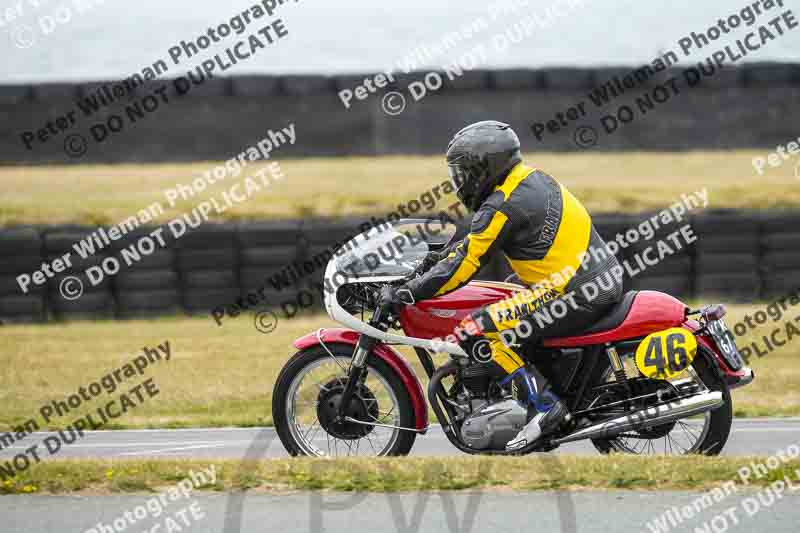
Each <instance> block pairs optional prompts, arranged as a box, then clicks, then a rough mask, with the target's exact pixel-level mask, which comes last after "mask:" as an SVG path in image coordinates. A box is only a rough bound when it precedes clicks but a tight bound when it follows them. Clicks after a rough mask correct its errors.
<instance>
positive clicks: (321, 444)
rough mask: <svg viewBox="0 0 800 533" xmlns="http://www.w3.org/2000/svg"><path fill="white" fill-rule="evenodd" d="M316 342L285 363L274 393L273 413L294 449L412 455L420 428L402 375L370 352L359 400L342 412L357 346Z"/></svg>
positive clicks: (325, 453)
mask: <svg viewBox="0 0 800 533" xmlns="http://www.w3.org/2000/svg"><path fill="white" fill-rule="evenodd" d="M326 346H327V348H328V349H329V350H330V353H328V351H327V350H326V349H325V347H323V346H314V347H312V348H308V349H305V350H302V351H300V352H297V353H296V354H295V355H294V356H293V357H292V358H291V359H290V360H289V362H288V363H287V364H286V366H285V367H283V370H281V373H280V375H279V376H278V380H277V382H276V383H275V389H274V391H273V395H272V418H273V420H274V422H275V427H276V428H277V431H278V436H279V437H280V439H281V442H282V443H283V446H284V448H286V451H287V452H289V454H291V455H308V456H328V457H342V456H373V457H374V456H386V455H406V454H408V452H409V451H410V450H411V446H412V445H413V444H414V439H415V438H416V436H417V434H416V432H414V431H409V430H407V429H400V428H414V411H413V408H412V406H411V400H410V398H409V396H408V393H407V392H406V389H405V387H404V386H403V383H402V381H401V380H400V378H399V376H398V375H397V374H396V373H395V372H394V370H392V368H391V367H389V365H387V364H386V363H384V362H383V361H382V360H381V359H379V358H377V357H373V356H370V357H368V358H367V364H366V367H365V374H364V375H363V376H362V379H361V383H360V384H359V385H358V386H357V388H356V391H355V394H354V397H353V400H352V401H351V402H350V405H349V406H348V407H347V408H346V409H345V410H344V411H345V419H340V418H339V416H338V411H339V404H340V398H341V395H342V392H343V391H344V388H345V385H346V384H347V371H348V368H349V366H350V362H351V358H352V355H353V349H354V347H353V346H351V345H347V344H333V343H331V344H327V345H326Z"/></svg>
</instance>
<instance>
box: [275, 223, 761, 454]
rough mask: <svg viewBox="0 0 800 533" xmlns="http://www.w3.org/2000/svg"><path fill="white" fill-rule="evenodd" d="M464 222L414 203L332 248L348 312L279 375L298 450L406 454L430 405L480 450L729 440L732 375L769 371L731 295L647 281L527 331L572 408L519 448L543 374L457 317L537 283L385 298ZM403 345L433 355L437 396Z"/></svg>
mask: <svg viewBox="0 0 800 533" xmlns="http://www.w3.org/2000/svg"><path fill="white" fill-rule="evenodd" d="M455 230H456V228H455V226H454V225H453V224H448V223H446V222H443V221H431V220H420V219H417V220H413V219H404V220H400V221H397V222H394V223H391V224H387V225H386V226H382V227H377V228H372V229H370V230H368V231H366V232H364V233H361V234H359V235H357V236H355V237H354V238H353V239H351V240H350V241H349V242H347V243H346V244H345V245H343V246H342V247H341V248H339V249H338V250H337V251H336V253H335V254H333V255H332V257H331V259H330V260H329V262H328V264H327V267H326V270H325V274H324V282H325V283H324V285H325V290H324V303H325V309H326V311H327V313H328V315H329V316H330V317H331V318H332V319H333V320H335V321H336V322H338V323H340V324H342V325H343V326H345V327H343V328H328V329H320V330H318V331H316V332H312V333H309V334H308V335H305V336H304V337H301V338H299V339H297V340H296V341H295V342H294V346H295V348H296V349H297V350H298V351H297V353H295V354H294V355H293V356H292V357H291V358H290V359H289V361H288V362H287V363H286V365H285V366H284V367H283V369H282V370H281V372H280V374H279V376H278V379H277V381H276V383H275V388H274V391H273V400H272V415H273V420H274V423H275V426H276V429H277V432H278V435H279V437H280V439H281V442H282V443H283V446H284V447H285V448H286V451H287V452H288V453H289V454H291V455H307V456H351V455H358V456H361V455H367V456H396V455H406V454H408V453H409V452H410V450H411V448H412V446H413V444H414V442H415V439H416V438H417V436H420V435H425V434H426V432H427V431H428V429H429V427H430V426H429V420H428V405H430V408H431V410H432V411H433V413H434V414H435V417H436V418H437V419H438V422H439V423H440V424H441V427H442V430H443V431H444V434H445V435H446V437H447V439H448V440H449V441H450V442H451V443H452V444H453V446H454V447H456V448H457V449H459V450H461V451H462V452H466V453H470V454H495V455H523V454H527V453H531V452H543V451H550V450H553V449H555V448H557V447H559V446H560V445H562V444H565V443H569V442H574V441H580V440H587V439H588V440H590V441H591V442H592V444H593V445H594V447H595V448H596V449H597V450H598V451H599V452H600V453H610V452H621V453H628V454H637V455H654V454H661V453H663V454H670V455H671V454H705V455H716V454H719V453H720V452H721V451H722V449H723V447H724V445H725V443H726V441H727V439H728V436H729V434H730V429H731V422H732V416H733V408H732V402H731V394H730V390H731V389H733V388H736V387H741V386H744V385H747V384H748V383H750V382H751V381H752V380H753V378H754V374H753V372H752V370H751V369H750V368H747V367H745V366H744V362H743V360H742V358H741V356H740V354H739V352H738V350H737V347H736V343H735V341H734V338H733V336H732V334H731V333H730V331H729V330H728V328H727V326H726V325H725V322H724V321H723V317H724V315H725V308H724V306H722V305H710V306H706V307H704V308H702V309H700V310H691V309H690V308H689V307H688V306H686V305H685V304H684V303H682V302H681V301H679V300H677V299H676V298H673V297H672V296H670V295H668V294H664V293H661V292H655V291H638V292H637V291H631V292H628V293H627V294H625V295H624V298H623V299H622V301H621V302H619V303H618V304H617V305H615V306H614V307H613V308H612V309H611V310H609V312H608V314H607V315H606V316H605V317H604V318H602V319H601V320H600V321H599V322H597V323H596V324H594V325H592V326H591V327H590V328H588V329H587V330H586V331H583V332H580V333H579V334H577V335H573V336H569V337H564V338H546V339H544V340H541V341H539V342H530V343H527V344H525V343H523V344H522V345H521V346H520V348H519V349H518V350H519V351H521V352H522V353H521V356H522V358H523V359H524V360H525V361H526V364H533V365H534V366H535V368H536V369H538V370H539V372H540V374H541V375H542V376H544V377H545V378H546V380H547V382H548V383H549V387H550V388H551V389H552V391H553V392H555V393H556V394H557V395H558V396H559V397H560V398H561V399H562V400H563V401H564V402H566V405H567V407H568V408H569V411H570V415H569V416H568V417H567V420H566V421H565V422H564V423H563V424H562V426H561V427H560V428H559V429H558V430H557V431H556V432H554V433H552V434H550V435H547V436H546V437H544V438H542V439H540V440H539V441H537V442H534V443H529V444H528V445H527V446H525V447H524V448H522V449H518V450H515V451H513V452H507V451H506V450H505V446H506V444H507V443H508V442H509V441H510V440H511V439H512V438H513V437H514V436H515V435H516V434H517V432H518V431H519V430H520V429H521V428H522V427H523V426H524V425H525V423H526V422H527V416H528V409H527V406H526V402H525V399H526V392H525V388H526V386H527V387H530V378H527V381H526V380H525V379H523V380H522V382H521V383H520V381H519V380H518V379H509V378H508V376H507V375H506V374H505V372H504V371H503V370H502V369H501V368H500V367H499V366H498V365H496V364H495V363H494V362H492V361H486V360H478V359H476V358H475V357H472V356H470V354H468V353H465V351H464V350H463V349H462V348H461V346H459V344H458V343H457V342H453V340H454V337H453V332H454V331H457V327H458V326H459V324H460V322H461V320H462V319H464V318H465V317H467V316H469V315H470V314H471V313H472V312H473V311H475V310H477V309H479V308H480V307H483V306H485V305H488V304H491V303H494V302H497V301H499V300H503V299H506V298H509V297H511V296H513V295H514V294H515V293H517V292H518V291H521V290H524V289H525V287H523V286H521V285H519V284H515V283H507V282H492V281H472V282H470V283H468V284H467V285H465V286H463V287H461V288H459V289H458V290H455V291H453V292H451V293H449V294H446V295H444V296H440V297H436V298H432V299H430V300H426V301H420V302H416V304H415V305H409V306H406V307H404V308H403V309H402V310H401V311H400V312H399V313H395V312H394V311H393V310H391V309H385V308H382V306H381V305H380V303H379V294H380V291H381V288H382V287H383V286H384V285H385V284H399V283H403V282H404V281H406V280H408V279H410V278H411V277H413V276H415V275H419V265H420V263H421V262H422V261H423V260H424V259H425V257H426V256H427V255H428V254H429V253H431V252H435V251H437V250H441V249H443V248H445V247H446V246H448V245H449V243H450V242H451V241H452V239H453V237H454V235H455V233H456V231H455ZM398 345H399V346H404V347H407V348H404V349H411V350H413V351H414V352H415V354H416V356H417V357H418V359H419V363H420V366H421V368H422V370H423V371H424V372H425V374H426V375H427V377H428V386H427V400H428V401H426V395H425V393H424V391H423V387H422V384H421V382H420V380H419V379H418V377H417V375H416V373H415V371H414V369H413V368H412V366H411V365H410V364H409V363H408V362H407V360H406V359H405V358H404V357H403V356H402V355H401V353H400V352H399V351H398V350H397V349H395V346H398ZM436 354H440V355H438V356H437V355H436ZM436 359H438V360H439V362H440V364H438V366H437V363H436ZM442 359H444V361H442Z"/></svg>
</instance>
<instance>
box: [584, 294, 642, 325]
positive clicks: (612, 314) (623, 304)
mask: <svg viewBox="0 0 800 533" xmlns="http://www.w3.org/2000/svg"><path fill="white" fill-rule="evenodd" d="M637 294H639V291H628V292H626V293H625V294H624V295H623V296H622V300H621V301H620V302H619V303H617V304H615V305H614V307H612V308H611V310H609V312H608V314H607V315H606V316H604V317H603V318H601V319H600V320H599V321H597V322H595V323H594V324H592V325H591V326H590V327H589V329H587V330H585V331H582V332H580V335H591V334H593V333H602V332H604V331H610V330H612V329H614V328H618V327H619V326H620V325H622V323H623V322H625V319H626V318H628V313H630V312H631V308H632V307H633V302H634V300H636V295H637Z"/></svg>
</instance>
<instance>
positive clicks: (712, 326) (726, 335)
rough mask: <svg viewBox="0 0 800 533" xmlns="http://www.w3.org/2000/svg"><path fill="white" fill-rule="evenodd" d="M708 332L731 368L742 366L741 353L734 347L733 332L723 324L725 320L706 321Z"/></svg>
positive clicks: (735, 368)
mask: <svg viewBox="0 0 800 533" xmlns="http://www.w3.org/2000/svg"><path fill="white" fill-rule="evenodd" d="M708 332H709V333H711V338H712V339H714V343H715V344H716V345H717V347H718V348H719V351H720V352H722V356H723V357H724V358H725V361H727V362H728V364H729V365H730V366H731V368H732V369H733V370H739V369H741V368H742V367H743V366H744V361H743V360H742V355H741V354H740V353H739V349H738V348H737V347H736V339H735V338H734V337H733V333H731V330H729V329H728V326H726V325H725V322H723V321H722V320H712V321H711V322H709V323H708Z"/></svg>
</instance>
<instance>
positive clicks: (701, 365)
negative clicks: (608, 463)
mask: <svg viewBox="0 0 800 533" xmlns="http://www.w3.org/2000/svg"><path fill="white" fill-rule="evenodd" d="M712 358H713V355H711V354H709V353H707V352H706V351H705V348H703V347H699V348H698V352H697V356H696V357H695V360H694V362H693V363H692V367H693V368H694V370H695V372H697V375H698V376H699V377H700V379H701V380H702V381H703V383H704V384H705V386H706V387H708V389H709V390H710V391H719V392H721V393H722V401H723V403H722V405H721V406H720V407H719V408H717V409H716V410H714V411H710V412H709V415H710V420H709V421H708V431H707V432H706V433H705V435H703V438H702V439H701V440H700V442H699V443H698V444H697V447H696V449H694V450H692V451H691V453H695V454H701V455H709V456H711V455H719V453H720V452H721V451H722V448H723V447H724V446H725V443H726V442H728V436H729V435H730V433H731V425H732V424H733V403H732V400H731V391H730V389H729V388H728V384H727V383H726V382H725V380H724V379H723V377H722V376H721V375H720V372H719V369H718V368H717V366H716V363H709V360H713V359H712ZM591 440H592V444H594V447H595V448H597V451H599V452H600V453H603V454H607V453H611V452H622V453H627V452H625V450H624V449H621V448H620V447H619V446H617V445H616V439H591Z"/></svg>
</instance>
